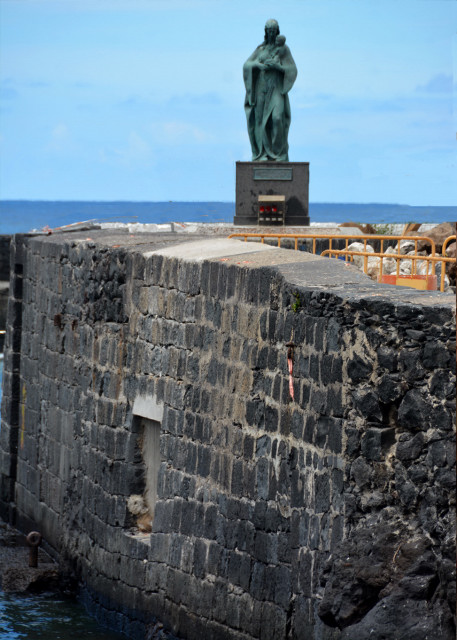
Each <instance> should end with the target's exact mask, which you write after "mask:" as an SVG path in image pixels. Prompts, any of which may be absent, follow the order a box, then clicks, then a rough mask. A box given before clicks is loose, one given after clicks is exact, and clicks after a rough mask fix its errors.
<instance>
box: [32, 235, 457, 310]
mask: <svg viewBox="0 0 457 640" xmlns="http://www.w3.org/2000/svg"><path fill="white" fill-rule="evenodd" d="M221 235H222V234H221V233H217V234H214V235H213V236H212V237H209V238H208V235H199V234H196V233H192V234H181V233H144V232H142V233H138V234H132V233H129V232H128V231H127V230H124V229H109V230H108V229H103V230H93V229H91V230H90V231H81V232H68V233H58V234H53V235H50V236H35V237H34V240H35V241H38V242H43V243H50V244H62V245H68V244H69V245H70V246H71V245H73V246H76V245H85V246H86V247H87V248H93V249H97V248H100V249H106V248H112V249H124V250H127V251H129V252H132V253H137V252H140V253H142V254H143V255H145V256H152V255H154V254H157V255H162V256H168V257H172V258H178V259H182V260H186V261H192V262H195V261H205V260H210V261H223V262H225V263H226V264H227V265H229V264H237V265H239V266H240V267H242V268H248V269H253V268H259V269H266V270H271V272H272V275H274V274H278V275H281V276H283V277H284V279H285V280H287V281H288V282H289V283H290V284H291V285H292V286H297V287H299V286H301V287H307V288H312V289H316V290H324V291H329V292H330V291H332V292H333V293H335V294H338V295H340V296H343V297H345V298H348V299H354V298H370V299H371V301H372V302H373V303H376V302H379V303H382V302H384V303H385V302H389V303H390V304H395V305H397V304H407V305H411V304H412V305H420V306H433V307H446V308H448V309H449V308H454V309H455V304H456V300H455V295H454V294H453V293H452V292H450V293H440V292H434V291H417V290H416V289H411V288H409V287H397V286H393V285H380V284H378V283H376V282H373V281H372V280H371V279H370V278H369V277H368V276H366V275H365V274H363V273H362V272H360V271H359V270H358V269H356V268H355V267H353V266H352V265H348V264H345V263H344V262H343V261H341V260H334V259H332V260H330V259H328V258H322V257H320V256H315V255H312V254H309V253H306V252H304V251H292V250H289V249H278V248H277V247H272V246H269V245H263V244H260V243H254V242H244V241H243V240H241V239H240V240H238V239H229V238H227V232H226V231H225V232H224V234H223V236H224V237H221ZM214 236H216V237H214ZM376 306H378V305H376Z"/></svg>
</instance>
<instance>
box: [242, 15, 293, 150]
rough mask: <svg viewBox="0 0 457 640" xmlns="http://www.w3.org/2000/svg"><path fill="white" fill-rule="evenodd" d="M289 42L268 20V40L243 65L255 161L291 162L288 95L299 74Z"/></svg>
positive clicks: (266, 37)
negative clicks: (288, 138) (287, 43)
mask: <svg viewBox="0 0 457 640" xmlns="http://www.w3.org/2000/svg"><path fill="white" fill-rule="evenodd" d="M285 42H286V39H285V37H284V36H282V35H280V33H279V25H278V23H277V22H276V20H268V21H267V23H266V25H265V39H264V41H263V42H262V44H260V45H259V46H258V47H257V49H256V50H255V51H254V53H253V54H252V55H251V56H250V57H249V58H248V59H247V60H246V62H245V63H244V66H243V78H244V84H245V87H246V99H245V102H244V109H245V112H246V118H247V125H248V133H249V139H250V142H251V148H252V160H253V161H256V162H269V161H273V162H288V161H289V144H288V142H287V137H288V133H289V126H290V104H289V97H288V95H287V94H288V92H289V91H290V89H291V88H292V86H293V84H294V82H295V78H296V77H297V67H296V66H295V62H294V59H293V58H292V54H291V53H290V50H289V47H288V46H287V45H286V43H285Z"/></svg>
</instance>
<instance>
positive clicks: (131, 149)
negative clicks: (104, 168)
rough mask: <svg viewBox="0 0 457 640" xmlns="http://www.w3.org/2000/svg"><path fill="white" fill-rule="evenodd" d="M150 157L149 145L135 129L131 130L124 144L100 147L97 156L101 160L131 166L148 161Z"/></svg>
mask: <svg viewBox="0 0 457 640" xmlns="http://www.w3.org/2000/svg"><path fill="white" fill-rule="evenodd" d="M151 157H152V150H151V147H150V145H149V144H148V143H147V142H146V140H144V138H142V137H141V136H140V135H139V134H138V133H136V131H132V132H131V133H130V134H129V136H128V138H127V143H126V145H125V146H123V147H120V148H117V149H102V150H101V151H100V153H99V158H100V160H101V161H102V162H112V161H114V162H115V163H116V164H119V163H120V164H123V165H127V166H132V165H136V164H144V163H145V162H149V161H150V160H151Z"/></svg>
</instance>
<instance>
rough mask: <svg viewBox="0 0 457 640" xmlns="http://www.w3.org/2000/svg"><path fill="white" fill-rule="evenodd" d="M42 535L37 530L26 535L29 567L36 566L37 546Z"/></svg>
mask: <svg viewBox="0 0 457 640" xmlns="http://www.w3.org/2000/svg"><path fill="white" fill-rule="evenodd" d="M42 538H43V536H42V535H41V533H39V532H38V531H31V532H30V533H29V535H28V536H27V538H26V540H27V544H28V546H29V547H30V550H29V567H37V566H38V547H39V546H40V543H41V540H42Z"/></svg>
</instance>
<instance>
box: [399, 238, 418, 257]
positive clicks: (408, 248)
mask: <svg viewBox="0 0 457 640" xmlns="http://www.w3.org/2000/svg"><path fill="white" fill-rule="evenodd" d="M397 247H398V245H397ZM414 251H415V244H414V240H400V254H401V255H402V256H405V255H407V254H409V253H410V252H413V253H414ZM397 253H398V248H397Z"/></svg>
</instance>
